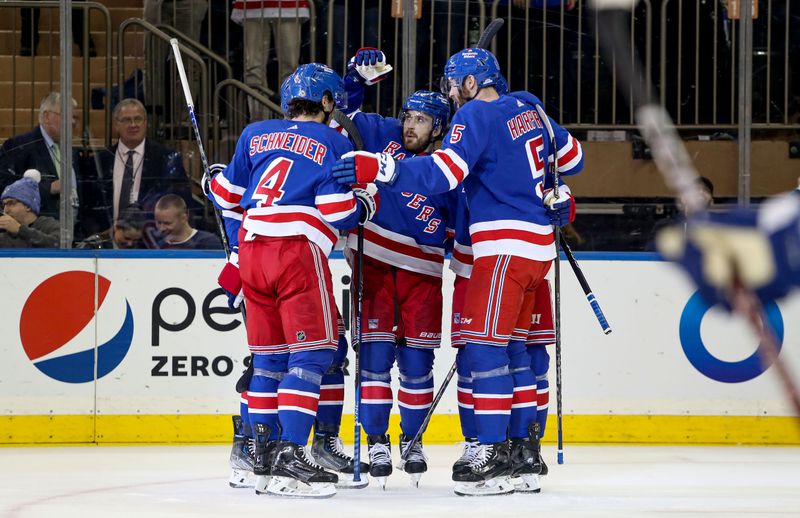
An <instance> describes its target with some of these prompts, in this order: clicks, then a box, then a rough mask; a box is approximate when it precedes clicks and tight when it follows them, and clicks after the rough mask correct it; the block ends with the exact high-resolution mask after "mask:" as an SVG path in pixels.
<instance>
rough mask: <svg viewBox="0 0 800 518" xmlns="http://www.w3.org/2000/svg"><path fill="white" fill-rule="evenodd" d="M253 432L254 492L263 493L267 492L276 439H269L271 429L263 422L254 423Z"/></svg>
mask: <svg viewBox="0 0 800 518" xmlns="http://www.w3.org/2000/svg"><path fill="white" fill-rule="evenodd" d="M254 432H255V438H254V439H253V442H254V443H255V448H254V452H253V475H254V476H255V490H256V494H259V495H265V494H267V486H268V485H269V479H270V476H271V471H272V461H273V460H274V459H275V447H276V446H277V444H278V441H270V440H269V436H270V434H271V433H272V430H271V429H270V427H269V426H267V425H265V424H262V423H256V428H255V430H254Z"/></svg>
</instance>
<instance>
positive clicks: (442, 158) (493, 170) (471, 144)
mask: <svg viewBox="0 0 800 518" xmlns="http://www.w3.org/2000/svg"><path fill="white" fill-rule="evenodd" d="M537 104H538V105H541V101H539V99H537V98H536V97H535V96H533V95H531V94H529V93H527V92H515V93H513V94H510V95H504V96H502V97H500V98H499V99H497V100H494V101H491V102H485V101H471V102H469V103H467V104H465V105H464V106H463V107H462V108H460V109H459V110H458V111H457V112H456V115H455V117H454V118H453V121H452V123H451V126H450V131H449V132H448V134H447V135H445V138H444V141H443V145H442V149H440V150H438V151H435V152H434V153H433V154H432V155H431V156H430V157H416V158H411V159H406V160H402V161H399V162H396V166H395V167H396V177H395V180H394V182H393V183H392V184H391V185H386V186H383V185H382V187H384V188H386V189H389V190H392V191H395V192H402V191H418V192H429V193H441V192H446V191H449V190H452V189H455V188H456V186H457V185H458V184H460V183H461V182H463V183H464V190H465V192H466V195H467V202H468V205H469V222H470V226H469V232H470V237H471V239H472V250H473V252H474V255H475V257H476V258H477V257H485V256H492V255H515V256H520V257H526V258H528V259H534V260H537V261H549V260H551V259H553V258H555V246H554V239H553V229H552V227H551V225H550V221H549V219H548V217H547V213H546V212H545V208H544V205H543V203H542V191H543V188H544V185H543V184H544V180H545V173H546V172H547V164H548V162H549V160H550V158H551V155H552V153H553V150H552V149H551V148H552V146H551V143H550V138H549V136H548V133H547V129H546V127H545V125H544V123H543V122H542V120H541V118H540V116H539V113H538V112H537V110H536V108H535V105H537ZM550 123H551V125H552V127H553V131H554V133H555V139H556V156H557V157H558V170H559V172H560V174H563V175H570V174H575V173H578V172H579V171H580V170H581V169H583V151H582V148H581V145H580V143H579V142H578V141H577V140H576V139H575V138H574V137H572V136H571V135H570V134H569V132H568V131H567V130H565V129H564V128H562V127H561V126H559V125H558V124H556V122H555V121H553V120H552V119H550Z"/></svg>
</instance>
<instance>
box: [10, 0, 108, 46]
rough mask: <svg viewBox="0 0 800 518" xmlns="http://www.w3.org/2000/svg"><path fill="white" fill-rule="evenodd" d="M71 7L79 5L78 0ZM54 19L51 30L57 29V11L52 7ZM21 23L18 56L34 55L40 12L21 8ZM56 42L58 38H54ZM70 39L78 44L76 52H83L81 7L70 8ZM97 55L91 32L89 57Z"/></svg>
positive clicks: (37, 41)
mask: <svg viewBox="0 0 800 518" xmlns="http://www.w3.org/2000/svg"><path fill="white" fill-rule="evenodd" d="M72 5H73V7H79V6H80V1H76V2H74V3H73V4H72ZM53 13H54V15H55V18H56V21H55V23H54V25H53V30H55V31H58V30H59V26H58V11H57V10H55V9H53ZM20 14H21V15H22V25H21V28H20V46H19V55H20V56H35V55H36V47H38V46H39V39H40V38H39V17H40V16H41V12H40V11H39V9H37V8H32V9H21V11H20ZM54 41H55V42H56V44H58V40H57V39H55V40H54ZM72 41H74V42H75V43H76V44H77V45H78V52H79V54H80V55H81V56H83V55H84V52H83V9H73V10H72ZM95 56H97V49H96V48H95V46H94V41H93V40H92V36H91V34H90V35H89V57H91V58H93V57H95Z"/></svg>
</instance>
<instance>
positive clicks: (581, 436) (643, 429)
mask: <svg viewBox="0 0 800 518" xmlns="http://www.w3.org/2000/svg"><path fill="white" fill-rule="evenodd" d="M399 421H400V416H398V415H392V416H391V420H390V425H389V433H390V434H391V436H392V437H398V435H399V434H400V427H399ZM231 434H232V430H231V418H230V416H227V415H102V416H96V417H95V416H91V415H87V416H80V415H48V416H2V417H0V438H2V441H0V444H3V445H6V446H16V445H25V444H93V443H96V444H119V443H127V444H131V443H133V444H138V443H141V444H150V443H168V444H179V443H227V442H230V440H231ZM341 436H342V439H343V440H344V441H345V442H350V443H352V440H353V416H352V415H346V416H344V418H343V420H342V430H341ZM460 440H461V430H460V425H459V421H458V416H457V415H452V414H437V415H434V416H433V419H431V422H430V424H429V425H428V431H427V433H426V434H425V443H426V444H452V443H455V442H458V441H460ZM555 440H556V426H555V419H553V418H552V416H551V420H550V422H549V423H548V426H547V433H546V434H545V437H544V442H549V443H553V442H555ZM564 442H565V443H567V444H579V443H590V444H602V443H611V444H727V445H731V444H751V445H795V446H796V445H800V427H798V425H797V419H796V418H794V417H768V416H759V417H753V416H674V415H670V416H664V415H661V416H640V415H566V416H564Z"/></svg>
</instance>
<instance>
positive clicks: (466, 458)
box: [453, 437, 480, 480]
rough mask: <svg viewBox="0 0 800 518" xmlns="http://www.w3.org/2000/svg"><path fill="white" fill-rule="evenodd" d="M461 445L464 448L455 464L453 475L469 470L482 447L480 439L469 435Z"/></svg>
mask: <svg viewBox="0 0 800 518" xmlns="http://www.w3.org/2000/svg"><path fill="white" fill-rule="evenodd" d="M461 445H462V447H463V448H464V449H463V450H462V451H461V457H459V458H458V460H457V461H456V462H455V463H454V464H453V475H455V474H456V473H460V472H462V471H468V470H469V464H470V463H471V462H472V460H473V459H474V458H475V455H476V454H477V453H478V449H479V448H480V444H478V439H470V438H469V437H465V438H464V442H462V443H461ZM453 480H455V479H453Z"/></svg>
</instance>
